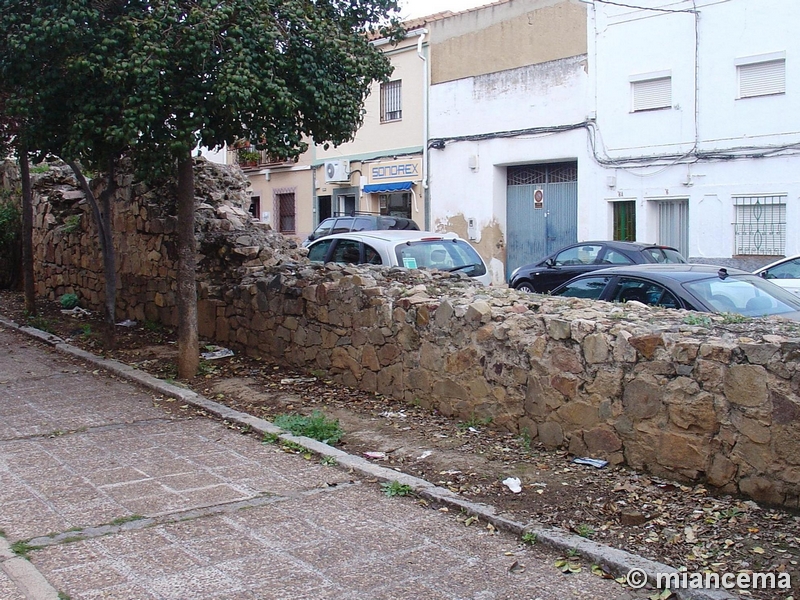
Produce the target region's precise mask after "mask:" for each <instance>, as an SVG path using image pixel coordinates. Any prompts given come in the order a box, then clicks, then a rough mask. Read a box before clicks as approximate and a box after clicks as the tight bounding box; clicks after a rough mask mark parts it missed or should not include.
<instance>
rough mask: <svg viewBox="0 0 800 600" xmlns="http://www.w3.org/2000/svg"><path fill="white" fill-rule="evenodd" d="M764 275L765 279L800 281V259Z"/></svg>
mask: <svg viewBox="0 0 800 600" xmlns="http://www.w3.org/2000/svg"><path fill="white" fill-rule="evenodd" d="M764 273H765V275H764V278H765V279H800V258H795V259H794V260H787V261H786V262H785V263H782V264H780V265H776V266H774V267H772V268H771V269H769V270H768V271H764Z"/></svg>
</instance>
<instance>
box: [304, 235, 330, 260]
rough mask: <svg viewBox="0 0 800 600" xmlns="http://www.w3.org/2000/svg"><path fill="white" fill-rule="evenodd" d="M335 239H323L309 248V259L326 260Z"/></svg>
mask: <svg viewBox="0 0 800 600" xmlns="http://www.w3.org/2000/svg"><path fill="white" fill-rule="evenodd" d="M331 244H333V240H321V241H319V242H317V243H316V244H313V245H312V246H311V247H310V248H309V249H308V260H310V261H311V262H324V261H325V257H326V256H327V254H328V250H329V249H330V247H331Z"/></svg>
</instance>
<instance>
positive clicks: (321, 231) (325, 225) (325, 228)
mask: <svg viewBox="0 0 800 600" xmlns="http://www.w3.org/2000/svg"><path fill="white" fill-rule="evenodd" d="M335 222H336V219H325V220H324V221H322V223H320V224H319V225H317V228H316V229H315V230H314V234H313V235H314V237H315V238H318V237H322V236H323V235H328V234H330V232H331V228H332V227H333V224H334V223H335Z"/></svg>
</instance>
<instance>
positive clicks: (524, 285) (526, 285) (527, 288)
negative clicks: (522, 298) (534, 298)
mask: <svg viewBox="0 0 800 600" xmlns="http://www.w3.org/2000/svg"><path fill="white" fill-rule="evenodd" d="M514 289H515V290H519V291H520V292H527V293H529V294H533V293H534V292H535V291H536V290H534V289H533V284H532V283H531V282H530V281H520V282H519V283H518V284H517V285H515V286H514Z"/></svg>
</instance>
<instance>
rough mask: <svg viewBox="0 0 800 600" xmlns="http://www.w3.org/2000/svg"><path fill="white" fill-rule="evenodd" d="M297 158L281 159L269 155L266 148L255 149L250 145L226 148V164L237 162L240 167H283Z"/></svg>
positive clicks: (294, 161)
mask: <svg viewBox="0 0 800 600" xmlns="http://www.w3.org/2000/svg"><path fill="white" fill-rule="evenodd" d="M296 162H297V158H290V159H288V160H287V159H283V158H279V157H277V156H274V155H271V154H270V153H269V152H268V151H266V150H257V149H256V148H255V147H252V146H245V147H242V148H236V149H229V150H228V164H234V163H238V164H239V166H240V167H242V169H260V168H265V167H284V166H289V165H293V164H295V163H296Z"/></svg>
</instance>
